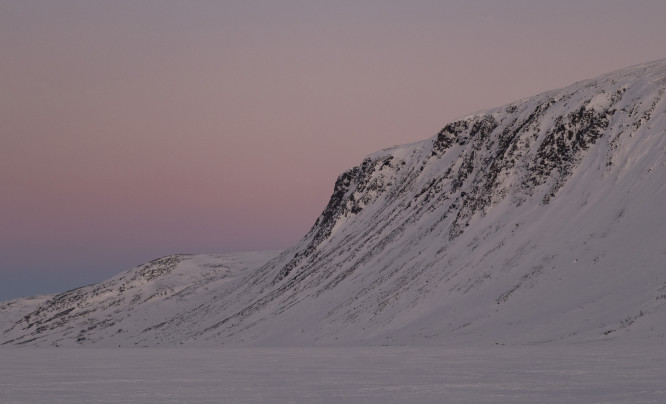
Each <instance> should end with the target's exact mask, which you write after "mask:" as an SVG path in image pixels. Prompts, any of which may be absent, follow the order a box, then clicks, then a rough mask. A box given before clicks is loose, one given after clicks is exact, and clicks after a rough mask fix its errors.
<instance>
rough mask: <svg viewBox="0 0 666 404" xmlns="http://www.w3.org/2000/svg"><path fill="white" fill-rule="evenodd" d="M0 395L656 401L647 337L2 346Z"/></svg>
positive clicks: (12, 402) (85, 402)
mask: <svg viewBox="0 0 666 404" xmlns="http://www.w3.org/2000/svg"><path fill="white" fill-rule="evenodd" d="M0 355H1V356H2V367H0V402H2V403H4V404H19V403H20V404H26V403H30V404H39V403H49V404H55V403H63V404H64V403H66V404H79V403H81V404H90V403H137V404H143V403H146V404H148V403H159V404H170V403H190V404H194V403H382V404H384V403H444V402H445V403H494V404H502V403H512V404H513V403H536V402H539V403H586V404H593V403H663V402H666V384H664V380H665V378H666V352H664V350H663V349H654V347H648V346H640V347H636V346H618V344H610V345H606V344H594V345H579V346H572V345H568V346H562V345H549V346H534V347H519V348H518V347H483V348H479V347H465V348H455V349H454V348H437V347H428V348H419V347H374V348H372V347H366V348H358V347H357V348H353V347H347V348H279V349H278V348H222V349H220V348H218V349H206V348H203V349H202V348H187V349H177V348H155V349H100V348H92V349H82V348H79V349H35V348H30V349H16V348H14V349H0Z"/></svg>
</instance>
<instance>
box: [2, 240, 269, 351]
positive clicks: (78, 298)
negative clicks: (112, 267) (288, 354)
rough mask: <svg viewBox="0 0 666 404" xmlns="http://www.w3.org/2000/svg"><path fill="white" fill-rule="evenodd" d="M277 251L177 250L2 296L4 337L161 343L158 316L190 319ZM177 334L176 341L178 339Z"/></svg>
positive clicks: (9, 340) (17, 341)
mask: <svg viewBox="0 0 666 404" xmlns="http://www.w3.org/2000/svg"><path fill="white" fill-rule="evenodd" d="M277 254H278V252H274V251H269V252H252V253H235V254H223V255H172V256H168V257H163V258H159V259H156V260H153V261H150V262H148V263H146V264H144V265H140V266H138V267H136V268H133V269H130V270H128V271H126V272H123V273H121V274H119V275H117V276H115V277H113V278H111V279H109V280H107V281H104V282H102V283H99V284H95V285H90V286H85V287H82V288H78V289H74V290H70V291H68V292H65V293H61V294H57V295H45V296H37V297H30V298H21V299H15V300H10V301H7V302H3V303H1V304H0V327H2V328H0V330H2V331H3V333H2V334H0V344H11V345H24V344H38V345H51V346H68V345H75V344H76V345H87V344H98V345H100V346H144V345H143V342H144V339H143V337H142V335H143V334H149V335H151V341H150V344H151V345H159V343H160V337H159V333H157V334H155V333H151V332H150V330H151V327H152V326H155V325H158V324H159V323H161V322H163V321H166V320H170V321H174V320H176V321H178V320H179V321H181V322H183V323H186V322H187V321H188V318H187V316H186V314H185V313H186V312H188V311H190V310H202V311H204V312H205V311H206V306H207V305H209V304H210V302H212V301H215V300H216V296H217V295H219V294H224V291H225V289H227V288H230V287H232V286H234V285H235V284H236V283H238V282H239V280H241V279H242V277H243V276H244V275H247V274H248V273H249V272H252V271H254V270H256V269H257V268H258V267H260V266H261V265H263V264H264V263H266V262H267V261H268V260H269V259H271V258H273V257H274V256H276V255H277ZM172 342H173V341H172Z"/></svg>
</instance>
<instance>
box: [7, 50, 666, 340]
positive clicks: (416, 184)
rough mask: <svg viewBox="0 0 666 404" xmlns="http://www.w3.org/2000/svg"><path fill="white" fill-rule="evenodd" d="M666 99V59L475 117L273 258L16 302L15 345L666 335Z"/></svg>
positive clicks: (201, 261)
mask: <svg viewBox="0 0 666 404" xmlns="http://www.w3.org/2000/svg"><path fill="white" fill-rule="evenodd" d="M665 92H666V60H663V61H658V62H653V63H648V64H644V65H640V66H636V67H631V68H627V69H624V70H620V71H617V72H614V73H611V74H608V75H604V76H601V77H599V78H596V79H593V80H587V81H583V82H579V83H576V84H574V85H572V86H570V87H567V88H565V89H562V90H557V91H550V92H547V93H543V94H540V95H538V96H536V97H533V98H529V99H525V100H522V101H519V102H515V103H513V104H510V105H506V106H503V107H500V108H496V109H492V110H488V111H483V112H480V113H477V114H473V115H469V116H467V117H464V118H462V119H460V120H458V121H456V122H452V123H450V124H448V125H446V126H445V127H444V128H443V129H442V130H441V132H440V133H438V134H437V135H436V136H434V137H433V138H431V139H427V140H425V141H422V142H418V143H414V144H410V145H405V146H398V147H395V148H391V149H386V150H383V151H380V152H377V153H375V154H372V155H370V156H368V157H367V158H366V159H365V160H364V161H363V162H362V164H361V165H359V166H357V167H354V168H353V169H351V170H349V171H347V172H345V173H344V174H342V175H341V176H340V177H339V178H338V180H337V181H336V184H335V189H334V192H333V195H332V196H331V199H330V202H329V204H328V206H327V207H326V209H325V210H324V212H323V213H322V214H321V216H320V217H319V218H318V219H317V221H316V223H315V224H314V226H313V227H312V229H311V230H310V232H309V233H308V234H307V235H306V236H305V237H304V238H303V239H302V240H301V241H300V242H299V243H298V244H297V245H296V246H294V247H292V248H290V249H288V250H286V251H284V252H282V253H281V254H280V255H279V256H277V257H275V258H273V259H272V260H270V261H268V262H267V263H266V264H265V265H263V266H261V264H260V262H261V260H260V259H259V258H258V257H256V256H255V257H253V259H251V260H249V261H251V262H249V263H247V264H243V265H240V264H238V265H236V266H235V267H234V268H237V270H234V273H235V274H238V276H236V277H233V279H231V280H228V281H224V279H226V278H223V279H222V280H220V278H219V277H218V278H216V277H214V278H212V279H213V281H210V283H207V282H208V281H207V279H208V278H206V277H202V276H201V275H199V273H200V272H201V271H203V268H208V267H207V265H213V264H210V262H212V261H215V260H216V259H222V258H220V257H217V258H212V257H207V256H193V257H182V256H174V257H167V258H164V259H162V260H157V261H154V262H153V263H150V264H146V266H142V267H139V268H137V269H134V270H131V271H129V272H127V273H125V274H121V275H119V277H116V278H113V279H111V280H109V281H107V282H105V283H102V284H100V285H93V286H90V287H86V288H82V289H77V290H75V291H70V292H67V293H64V294H61V295H57V296H52V297H50V299H49V300H47V301H45V302H44V303H43V304H41V305H39V306H38V307H36V308H33V307H30V306H29V305H28V306H20V307H25V308H26V309H25V313H23V312H21V314H22V316H17V315H16V314H14V317H12V319H14V318H18V320H16V321H10V322H6V324H5V330H4V332H3V333H2V334H0V338H1V339H0V342H1V343H4V344H9V345H13V344H28V345H53V344H59V345H76V344H93V343H96V344H100V345H111V346H115V345H119V344H120V345H148V346H153V345H159V344H181V343H182V344H197V345H202V344H203V345H227V344H244V345H247V344H253V345H313V344H314V345H318V344H321V345H324V344H336V345H337V344H339V345H343V344H375V345H378V344H390V345H393V344H449V343H483V344H486V343H488V344H490V343H493V344H494V343H502V344H525V343H541V342H555V341H572V342H574V341H588V340H601V339H616V340H628V341H632V340H640V341H653V342H665V341H666V337H665V333H666V203H665V202H664V201H666V101H665V97H664V93H665ZM226 257H227V259H231V257H236V256H233V255H230V256H226ZM262 257H263V258H264V259H265V260H268V259H269V258H268V257H266V256H262ZM245 258H248V257H247V256H246V257H245ZM211 260H212V261H211ZM174 261H177V262H175V263H174ZM241 261H242V260H241ZM215 262H217V261H215ZM239 262H240V261H239ZM264 262H265V261H264ZM214 265H217V264H214ZM214 265H213V267H214ZM147 266H148V267H147ZM241 267H244V268H245V269H244V270H240V269H238V268H241ZM146 268H155V276H152V275H151V276H146V275H145V274H143V272H145V271H146V270H147V269H146ZM168 268H171V269H168ZM174 268H175V269H174ZM169 271H172V272H169ZM167 272H168V274H167ZM176 273H177V274H182V277H183V278H178V279H182V282H180V281H179V282H180V283H179V282H176V283H175V284H177V285H178V286H177V287H175V286H170V285H171V284H170V283H169V282H171V279H173V276H174V275H173V274H176ZM142 274H143V275H142ZM188 277H189V278H188ZM137 279H138V280H137ZM133 282H134V283H133ZM137 282H138V283H139V284H140V285H139V286H134V289H132V290H133V291H136V290H137V288H139V289H138V290H140V292H141V293H140V294H139V295H140V297H134V296H135V295H136V293H135V292H130V290H129V289H128V288H129V287H130V286H129V285H135V283H137ZM188 282H190V283H188ZM120 285H127V286H123V287H122V290H121V286H120ZM204 286H205V287H204ZM188 291H190V292H188ZM151 299H152V300H151ZM0 313H3V312H0ZM0 315H2V316H5V314H0ZM9 323H11V325H7V324H9ZM2 324H3V321H0V325H2Z"/></svg>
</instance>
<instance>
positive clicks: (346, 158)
mask: <svg viewBox="0 0 666 404" xmlns="http://www.w3.org/2000/svg"><path fill="white" fill-rule="evenodd" d="M664 18H666V2H665V1H663V0H657V1H646V0H631V1H630V0H627V1H612V0H603V1H601V0H600V1H592V0H588V1H586V0H575V1H562V0H558V1H534V0H525V1H496V0H491V1H443V0H442V1H391V0H384V1H363V0H358V1H357V0H353V1H352V0H349V1H345V0H341V1H312V0H303V1H290V0H287V1H273V0H265V1H248V0H242V1H219V2H218V1H169V0H155V1H149V0H142V1H135V0H131V1H124V0H113V1H94V0H80V1H66V0H57V1H56V0H44V1H31V0H16V1H11V0H0V49H1V50H2V57H1V58H0V153H1V158H0V300H5V299H9V298H14V297H19V296H24V295H31V294H38V293H54V292H60V291H64V290H66V289H70V288H73V287H78V286H82V285H85V284H89V283H93V282H98V281H100V280H103V279H105V278H108V277H110V276H112V275H114V274H116V273H119V272H121V271H123V270H125V269H128V268H131V267H133V266H135V265H138V264H141V263H143V262H146V261H148V260H150V259H153V258H156V257H160V256H163V255H168V254H172V253H223V252H232V251H247V250H261V249H282V248H285V247H288V246H290V245H292V244H294V243H295V242H296V241H298V239H299V238H300V237H301V236H303V235H304V234H305V233H306V232H307V230H308V229H309V227H310V226H311V225H312V224H313V223H314V221H315V219H316V218H317V216H318V215H319V213H320V212H321V211H322V209H323V208H324V207H325V206H326V203H327V201H328V197H329V196H330V193H331V191H332V190H333V183H334V181H335V179H336V177H337V176H338V174H340V173H341V172H342V171H344V170H346V169H348V168H350V167H352V166H354V165H356V164H358V163H359V162H360V161H361V160H362V159H363V157H364V156H365V155H366V154H369V153H372V152H374V151H376V150H379V149H382V148H385V147H389V146H392V145H395V144H402V143H408V142H413V141H417V140H422V139H425V138H428V137H430V136H433V135H434V134H435V133H436V132H437V131H439V129H440V128H441V127H442V126H444V125H445V124H446V123H448V122H450V121H452V120H454V119H456V118H457V117H460V116H462V115H466V114H468V113H472V112H475V111H477V110H480V109H484V108H490V107H494V106H499V105H502V104H505V103H508V102H511V101H514V100H517V99H520V98H524V97H528V96H531V95H535V94H537V93H539V92H542V91H545V90H549V89H554V88H559V87H562V86H565V85H568V84H571V83H573V82H575V81H579V80H583V79H586V78H590V77H593V76H596V75H599V74H603V73H606V72H610V71H612V70H616V69H618V68H622V67H625V66H629V65H634V64H638V63H642V62H647V61H651V60H656V59H662V58H665V57H666V40H665V38H666V24H665V23H664Z"/></svg>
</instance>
